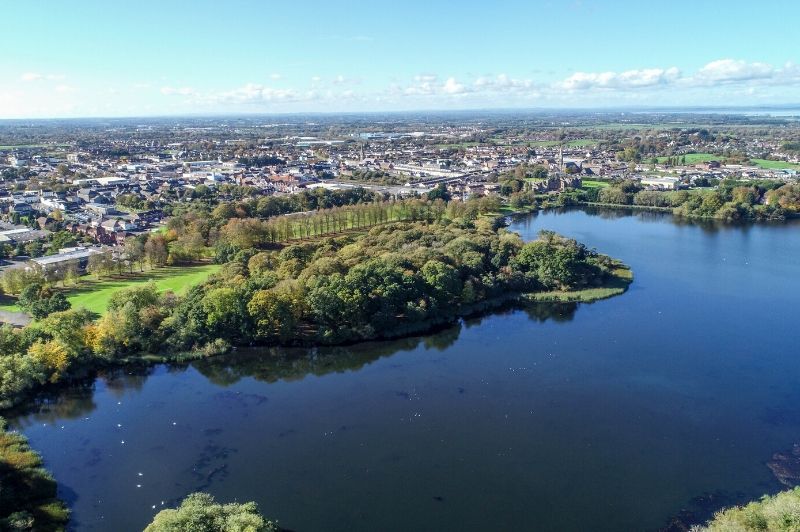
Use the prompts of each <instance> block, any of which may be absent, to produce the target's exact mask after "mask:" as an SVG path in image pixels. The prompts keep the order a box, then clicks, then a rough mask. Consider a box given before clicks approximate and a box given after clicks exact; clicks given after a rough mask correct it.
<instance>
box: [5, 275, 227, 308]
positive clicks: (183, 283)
mask: <svg viewBox="0 0 800 532" xmlns="http://www.w3.org/2000/svg"><path fill="white" fill-rule="evenodd" d="M219 268H220V266H219V265H217V264H206V265H203V266H167V267H164V268H159V269H156V270H150V271H146V272H144V273H133V274H124V275H121V276H114V277H113V278H111V279H100V280H99V281H98V280H96V279H94V278H92V277H91V276H88V275H87V276H84V277H83V278H82V280H81V284H80V285H78V286H76V287H69V288H67V289H66V292H65V293H66V295H67V300H69V302H70V303H71V304H72V308H81V307H83V308H86V309H87V310H90V311H91V312H95V313H97V314H103V313H104V312H105V311H106V308H107V307H108V301H109V300H110V299H111V296H112V295H113V294H114V292H116V291H117V290H120V289H122V288H129V287H131V286H136V285H143V284H146V283H148V282H150V281H153V282H155V284H156V287H157V288H158V289H159V290H160V291H162V292H166V291H167V290H171V291H173V292H175V293H176V294H182V293H185V292H186V290H188V289H189V288H190V287H192V286H194V285H196V284H199V283H201V282H203V281H204V280H205V279H206V278H207V277H208V276H209V275H211V274H212V273H215V272H216V271H218V270H219ZM0 310H6V311H9V312H19V311H20V308H19V307H18V306H17V304H16V300H15V299H13V298H10V297H8V296H2V298H0Z"/></svg>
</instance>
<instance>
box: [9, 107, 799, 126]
mask: <svg viewBox="0 0 800 532" xmlns="http://www.w3.org/2000/svg"><path fill="white" fill-rule="evenodd" d="M745 109H755V110H765V111H767V110H770V109H773V110H779V109H780V110H789V111H792V110H797V111H798V115H799V116H800V103H783V104H781V103H776V104H758V105H741V104H739V105H640V106H635V105H633V106H608V107H603V106H601V107H567V106H564V107H475V108H461V109H443V108H420V109H406V110H372V111H259V112H241V111H239V112H205V113H204V112H198V113H176V114H163V113H161V114H141V115H119V116H111V115H84V116H47V117H42V116H40V117H32V116H31V117H0V122H13V121H39V120H41V121H46V120H126V119H128V120H133V119H154V118H224V117H227V118H248V117H259V116H337V115H340V116H352V115H378V114H383V115H403V114H415V113H487V112H528V113H544V112H559V111H560V112H605V113H626V112H630V113H647V112H650V113H657V112H664V113H669V114H681V111H702V110H707V111H712V110H714V111H723V110H730V111H734V112H731V113H730V114H732V115H735V114H737V113H736V112H735V111H736V110H745Z"/></svg>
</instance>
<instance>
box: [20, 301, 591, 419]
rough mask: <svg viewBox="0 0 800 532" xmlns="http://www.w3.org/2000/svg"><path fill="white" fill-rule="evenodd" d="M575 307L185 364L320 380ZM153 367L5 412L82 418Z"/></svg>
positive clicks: (222, 376) (58, 391)
mask: <svg viewBox="0 0 800 532" xmlns="http://www.w3.org/2000/svg"><path fill="white" fill-rule="evenodd" d="M577 309H578V304H576V303H530V304H525V305H522V306H520V305H516V304H510V305H508V306H506V307H503V308H501V309H497V310H495V311H494V312H491V313H488V314H485V315H482V316H477V317H471V318H469V319H465V320H461V321H459V322H458V323H457V324H455V325H451V326H447V327H443V328H441V329H439V330H437V331H435V332H433V333H430V334H427V335H424V336H412V337H408V338H399V339H396V340H387V341H375V342H363V343H359V344H354V345H348V346H332V347H317V348H299V347H298V348H288V347H260V348H245V349H239V350H237V351H235V352H234V353H231V354H230V355H226V356H217V357H211V358H205V359H201V360H196V361H193V362H191V364H189V365H191V367H194V368H195V369H196V370H197V371H198V372H200V373H201V374H202V375H203V376H205V377H206V378H208V380H209V381H210V382H212V383H213V384H215V385H217V386H230V385H232V384H235V383H236V382H238V381H239V380H241V379H242V378H244V377H253V378H255V379H257V380H259V381H263V382H277V381H296V380H300V379H303V378H305V377H306V376H308V375H314V376H323V375H327V374H330V373H342V372H345V371H356V370H359V369H360V368H362V367H364V366H366V365H368V364H371V363H372V362H374V361H376V360H378V359H380V358H384V357H390V356H392V355H394V354H396V353H399V352H401V351H413V350H415V349H418V348H419V347H423V348H425V349H430V350H436V351H444V350H446V349H447V348H449V347H451V346H452V345H453V344H454V343H455V342H456V340H458V338H459V336H460V334H461V330H462V328H463V327H466V328H471V327H477V326H479V325H480V324H481V323H482V322H483V321H484V320H485V319H489V318H490V317H492V316H495V317H496V316H503V315H508V314H512V313H515V312H524V313H525V314H526V315H527V316H528V317H529V318H530V319H531V320H532V321H535V322H538V323H542V322H545V321H548V320H553V321H556V322H567V321H570V320H572V319H573V318H574V317H575V312H576V311H577ZM189 365H187V364H179V363H174V364H168V365H167V369H168V371H170V372H173V371H174V372H181V371H185V370H186V368H187V367H188V366H189ZM155 369H156V366H147V365H134V366H128V367H125V368H117V369H106V370H100V371H98V372H96V373H93V374H91V375H87V376H85V377H84V378H82V379H73V380H72V381H70V382H68V383H65V384H63V385H59V386H57V387H54V388H50V389H48V390H47V391H45V392H43V393H40V394H39V395H38V396H37V397H36V399H35V400H33V401H31V402H29V403H27V404H24V405H22V406H20V407H18V408H16V409H14V410H11V411H8V412H6V413H5V415H6V417H7V418H8V419H9V420H11V421H12V424H13V425H14V426H18V427H22V428H24V427H27V426H31V425H32V424H36V423H54V422H56V421H58V420H63V419H78V418H81V417H86V416H88V415H89V414H90V413H91V412H92V411H93V410H95V408H97V404H96V403H95V401H94V393H95V391H96V385H97V383H98V382H100V383H102V384H103V385H104V386H105V388H106V389H107V390H108V391H109V393H110V395H111V396H113V397H114V398H115V399H119V398H122V397H123V396H124V395H126V394H128V393H130V392H136V391H139V390H141V389H142V387H143V386H144V383H145V381H147V379H148V377H149V376H150V375H151V374H152V373H153V372H154V371H155Z"/></svg>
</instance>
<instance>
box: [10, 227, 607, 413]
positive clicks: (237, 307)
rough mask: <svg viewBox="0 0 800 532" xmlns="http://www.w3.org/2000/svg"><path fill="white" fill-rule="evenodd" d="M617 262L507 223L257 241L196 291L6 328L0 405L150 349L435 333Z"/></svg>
mask: <svg viewBox="0 0 800 532" xmlns="http://www.w3.org/2000/svg"><path fill="white" fill-rule="evenodd" d="M611 268H612V265H611V261H610V259H608V258H607V257H604V256H601V255H598V254H596V253H594V252H591V251H589V250H587V249H586V248H585V247H584V246H583V245H581V244H579V243H577V242H575V241H574V240H570V239H566V238H562V237H559V236H557V235H555V234H553V233H546V232H545V233H542V235H541V236H540V238H539V240H537V241H535V242H530V243H528V244H523V242H522V241H521V239H520V237H519V235H517V234H516V233H511V232H508V231H506V230H504V229H502V228H498V227H497V221H496V219H492V218H482V219H479V220H477V221H476V222H470V221H468V220H465V219H463V218H459V219H457V220H456V221H453V220H451V219H449V218H443V219H441V220H439V221H436V220H427V221H416V222H397V223H392V224H383V225H377V226H375V227H373V228H372V229H370V230H369V231H368V232H366V233H359V234H348V235H341V236H335V237H328V238H320V239H317V240H314V241H309V242H302V243H293V244H290V245H285V246H278V247H274V246H271V245H269V244H268V243H266V244H265V243H263V242H253V243H252V247H243V248H242V249H240V250H239V251H237V252H236V253H235V254H234V256H233V257H232V260H231V261H230V262H228V263H227V264H226V265H225V266H223V268H222V269H221V271H220V272H219V273H218V274H216V275H214V276H212V277H211V278H210V279H209V280H208V281H207V282H206V283H204V284H201V285H198V286H195V287H193V288H192V289H190V290H189V292H188V293H187V295H186V296H185V297H183V298H178V297H176V296H175V295H174V294H172V293H170V292H167V293H160V292H159V291H158V290H157V289H156V287H155V285H153V284H150V285H146V286H137V287H132V288H129V289H125V290H120V291H118V292H116V293H115V294H114V295H113V296H112V297H111V300H110V301H109V304H108V311H107V312H106V314H105V315H103V316H102V317H101V318H100V319H99V320H98V321H94V320H93V316H92V314H91V313H89V312H87V311H85V310H66V311H57V312H52V313H50V314H49V315H48V316H46V317H44V318H42V319H39V320H37V321H34V322H33V323H32V324H31V325H29V326H27V327H25V328H24V329H22V330H15V329H12V328H11V327H8V326H6V327H3V328H1V329H0V353H2V356H0V408H4V407H8V406H11V405H13V404H14V403H16V402H18V401H20V400H21V399H22V398H23V397H24V396H25V394H26V393H28V392H29V391H30V390H32V389H34V388H36V387H38V386H41V385H43V384H45V383H48V382H50V383H53V382H58V381H60V380H62V379H64V378H65V377H66V376H69V375H71V374H74V373H75V372H76V371H78V370H80V369H81V368H90V367H94V366H97V365H102V364H106V363H113V362H116V361H119V360H121V359H122V358H125V357H128V356H137V355H139V354H141V353H162V354H164V355H167V356H172V355H174V354H175V353H180V352H187V351H195V350H202V351H203V352H205V353H207V354H214V353H218V352H224V351H226V350H227V349H228V348H230V346H232V345H251V344H260V345H269V344H275V345H278V344H281V345H295V344H305V345H310V344H336V343H342V342H352V341H358V340H366V339H373V338H386V337H392V336H399V335H404V334H408V333H410V332H414V331H422V330H425V329H428V328H430V327H431V325H432V324H435V323H441V322H445V321H451V320H452V319H454V318H455V317H457V316H460V315H462V314H464V313H466V312H469V311H471V310H477V309H480V308H481V307H482V306H483V305H485V304H487V302H489V301H493V300H502V299H503V298H507V297H515V296H516V295H519V294H521V293H524V292H534V291H542V290H553V289H576V288H581V287H589V286H596V285H600V284H602V283H603V282H604V281H605V280H606V279H607V277H608V275H609V271H610V270H611Z"/></svg>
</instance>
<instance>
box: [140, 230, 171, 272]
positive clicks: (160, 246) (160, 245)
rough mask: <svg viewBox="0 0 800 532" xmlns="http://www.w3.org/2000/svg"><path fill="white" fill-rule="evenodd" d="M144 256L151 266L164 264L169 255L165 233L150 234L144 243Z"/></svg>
mask: <svg viewBox="0 0 800 532" xmlns="http://www.w3.org/2000/svg"><path fill="white" fill-rule="evenodd" d="M144 256H145V258H146V259H147V262H149V263H150V266H151V267H159V266H164V265H165V264H166V263H167V258H168V256H169V253H168V251H167V240H166V238H164V236H163V235H150V237H149V238H148V239H147V242H146V243H145V245H144Z"/></svg>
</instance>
